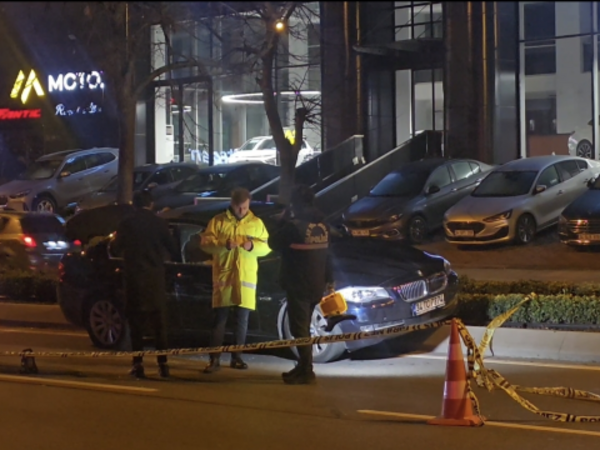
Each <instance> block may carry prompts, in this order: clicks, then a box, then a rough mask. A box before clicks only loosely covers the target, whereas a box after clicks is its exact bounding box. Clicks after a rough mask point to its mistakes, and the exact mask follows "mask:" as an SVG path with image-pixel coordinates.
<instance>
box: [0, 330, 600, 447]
mask: <svg viewBox="0 0 600 450" xmlns="http://www.w3.org/2000/svg"><path fill="white" fill-rule="evenodd" d="M28 347H31V348H33V349H34V350H36V351H44V350H88V349H91V348H90V345H89V343H88V341H87V338H86V337H85V336H84V335H82V334H79V333H76V332H75V333H73V332H56V331H43V330H17V329H13V330H10V329H0V351H6V350H21V349H23V348H28ZM369 356H371V357H375V356H376V355H374V354H369V352H366V353H363V354H362V356H359V357H357V358H355V359H352V360H344V361H340V362H337V363H333V364H327V365H319V366H317V368H316V370H317V373H318V376H319V380H318V384H317V385H316V386H286V385H284V384H283V383H282V382H281V380H280V378H279V374H280V372H281V371H283V370H287V369H289V368H290V367H291V363H290V362H289V361H286V360H284V359H279V358H276V357H273V356H265V355H247V357H246V360H247V361H248V363H249V364H250V366H251V367H250V369H249V370H248V371H243V372H240V371H233V370H231V369H228V368H224V369H223V370H222V371H221V372H220V373H217V374H215V375H211V376H209V375H204V374H201V373H200V372H199V370H200V369H202V367H203V365H204V361H205V360H204V358H177V359H172V360H171V367H172V374H173V377H172V378H171V379H170V380H161V379H159V378H158V377H157V376H156V375H155V374H154V364H153V362H152V361H147V364H146V367H147V372H148V374H149V376H150V379H148V380H144V381H139V380H133V379H130V378H129V377H128V375H127V374H126V372H127V369H128V367H129V361H128V359H118V358H111V359H83V358H79V359H60V360H56V359H54V360H50V359H43V358H38V360H37V364H38V367H39V369H40V374H39V375H37V376H24V375H19V374H18V373H17V371H18V366H19V361H18V358H6V357H3V358H0V369H1V370H0V398H1V399H2V401H1V403H0V404H1V405H2V407H1V408H0V422H1V423H2V425H3V426H2V430H3V436H2V441H3V448H7V449H13V448H19V449H25V450H28V449H32V450H33V449H36V450H37V449H40V448H44V449H45V450H51V449H60V450H69V449H73V450H81V449H86V450H95V449H98V450H100V449H102V450H105V449H107V448H123V449H125V448H127V449H130V450H137V449H154V448H156V449H164V448H169V449H188V448H189V449H198V448H210V449H249V450H254V449H257V450H258V449H260V450H266V449H277V450H280V449H282V448H285V449H286V450H296V449H297V450H306V449H361V450H362V449H365V448H373V449H379V448H381V449H397V448H399V447H400V448H410V449H419V450H420V449H423V450H430V449H431V448H439V447H440V446H441V445H443V446H444V447H446V448H461V449H466V450H471V449H472V450H476V449H477V450H480V449H481V448H486V449H490V450H496V449H513V448H520V449H539V448H542V446H543V447H544V448H545V449H547V450H551V449H557V450H559V449H561V450H562V449H564V448H566V447H567V446H568V447H569V449H570V450H577V449H589V448H595V447H597V446H598V445H600V424H577V423H574V424H561V423H554V422H551V421H549V420H546V419H543V418H539V417H537V416H535V415H533V414H531V413H529V412H528V411H526V410H524V409H523V408H522V407H520V406H519V405H518V404H517V403H515V402H514V401H513V400H511V399H510V398H508V397H507V396H506V395H505V394H504V393H502V392H499V391H495V392H493V393H487V392H485V391H482V390H480V389H476V394H477V395H478V397H479V399H480V401H481V405H482V410H483V414H484V415H485V416H486V417H487V419H488V423H487V424H486V425H485V426H484V427H481V428H453V427H439V426H431V425H426V424H424V423H423V422H424V417H423V416H425V417H429V416H433V415H436V414H438V413H439V412H440V408H441V404H442V392H443V380H444V370H445V359H444V357H443V356H440V355H430V354H422V355H412V356H407V355H404V356H395V357H387V358H385V359H365V358H367V357H369ZM388 356H389V355H388ZM199 359H201V360H199ZM224 359H225V357H224ZM493 361H494V360H493V359H490V360H489V361H488V364H489V365H490V367H493V368H494V369H496V370H498V371H499V372H500V373H502V374H503V375H505V376H506V377H507V378H508V379H509V381H511V382H513V383H515V384H522V385H528V386H531V385H535V386H570V387H576V388H579V389H586V390H592V391H595V392H600V377H599V375H600V373H599V372H600V367H594V366H560V365H554V364H546V365H544V363H534V364H532V363H531V362H527V361H498V360H496V362H493ZM528 398H529V399H530V400H531V401H533V402H534V404H536V405H538V406H539V407H540V408H543V409H550V410H554V411H566V412H570V413H573V414H599V415H600V404H595V403H590V402H581V401H573V400H562V399H557V398H551V397H539V396H531V395H529V396H528ZM363 410H371V411H378V412H394V413H400V414H403V416H402V417H386V416H383V415H380V414H365V413H363V412H360V411H363ZM586 433H587V434H586Z"/></svg>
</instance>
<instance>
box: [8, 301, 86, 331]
mask: <svg viewBox="0 0 600 450" xmlns="http://www.w3.org/2000/svg"><path fill="white" fill-rule="evenodd" d="M0 325H2V326H6V327H22V328H46V329H48V328H52V329H60V330H79V329H80V328H79V327H76V326H74V325H72V324H70V323H69V322H67V320H66V319H65V318H64V316H63V314H62V311H61V310H60V306H58V305H42V304H39V303H38V304H31V303H11V302H8V301H2V302H0Z"/></svg>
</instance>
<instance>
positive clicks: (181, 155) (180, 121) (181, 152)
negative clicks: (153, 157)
mask: <svg viewBox="0 0 600 450" xmlns="http://www.w3.org/2000/svg"><path fill="white" fill-rule="evenodd" d="M177 88H178V89H179V92H178V94H179V95H178V97H179V98H178V99H177V100H178V102H177V103H179V117H178V118H177V120H178V124H179V133H178V135H179V136H177V138H178V139H179V142H178V144H179V145H178V147H179V162H183V160H184V139H183V136H184V132H183V108H184V107H183V84H181V83H179V84H178V85H177Z"/></svg>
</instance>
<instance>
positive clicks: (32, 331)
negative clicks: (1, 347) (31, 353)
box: [0, 328, 88, 337]
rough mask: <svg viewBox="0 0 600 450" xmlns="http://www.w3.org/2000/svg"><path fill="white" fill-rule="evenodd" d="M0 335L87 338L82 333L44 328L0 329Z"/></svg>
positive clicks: (85, 334)
mask: <svg viewBox="0 0 600 450" xmlns="http://www.w3.org/2000/svg"><path fill="white" fill-rule="evenodd" d="M0 333H18V334H51V335H55V336H76V337H87V335H88V334H87V333H86V332H84V331H61V330H46V329H44V328H33V329H30V328H0Z"/></svg>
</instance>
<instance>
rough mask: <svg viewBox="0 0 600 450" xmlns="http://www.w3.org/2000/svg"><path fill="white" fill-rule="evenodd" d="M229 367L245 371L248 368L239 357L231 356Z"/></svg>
mask: <svg viewBox="0 0 600 450" xmlns="http://www.w3.org/2000/svg"><path fill="white" fill-rule="evenodd" d="M229 367H231V368H232V369H237V370H246V369H247V368H248V364H246V363H245V362H244V360H243V359H242V358H240V357H239V356H232V357H231V362H230V363H229Z"/></svg>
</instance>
